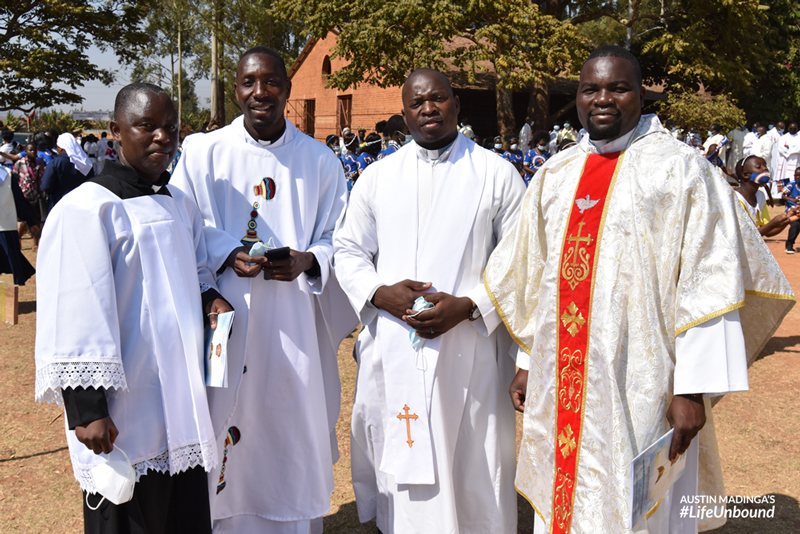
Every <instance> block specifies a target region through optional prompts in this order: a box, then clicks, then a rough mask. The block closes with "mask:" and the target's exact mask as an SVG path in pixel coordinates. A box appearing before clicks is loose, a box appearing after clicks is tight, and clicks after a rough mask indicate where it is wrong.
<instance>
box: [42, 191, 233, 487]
mask: <svg viewBox="0 0 800 534" xmlns="http://www.w3.org/2000/svg"><path fill="white" fill-rule="evenodd" d="M166 187H169V188H170V192H171V193H172V196H168V195H148V196H141V197H136V198H128V199H125V200H122V199H120V198H119V197H118V196H117V195H115V194H114V193H112V192H110V191H109V190H108V189H106V188H105V187H103V186H101V185H98V184H95V183H91V182H89V183H86V184H83V185H82V186H80V187H79V188H77V189H76V190H75V191H73V192H72V193H70V194H69V195H67V196H65V197H64V199H63V200H61V201H60V202H59V203H58V204H57V205H56V207H55V208H54V209H53V211H52V212H50V215H49V216H48V218H47V225H46V226H45V229H44V232H43V233H42V239H41V244H40V248H39V256H38V261H37V264H36V270H37V284H36V286H37V287H36V300H37V302H38V313H37V318H36V369H37V370H36V399H37V400H39V401H44V402H54V403H57V404H61V403H62V401H63V399H62V397H61V390H62V389H64V388H75V387H78V386H82V387H89V386H91V387H95V388H101V387H102V388H105V389H106V396H107V398H108V411H109V415H110V416H111V419H112V420H113V421H114V423H115V425H116V426H117V428H118V429H119V431H120V434H119V437H118V438H117V440H116V442H115V445H117V446H119V447H120V448H121V449H122V450H124V451H125V452H126V453H127V455H128V457H129V458H130V461H131V463H132V464H133V466H134V469H135V470H136V476H137V480H138V478H139V477H140V476H141V475H143V474H145V472H146V471H147V470H148V469H153V470H156V471H160V472H169V473H171V474H176V473H179V472H181V471H185V470H186V469H190V468H192V467H196V466H203V467H204V468H205V469H206V470H207V471H208V470H210V469H211V468H213V467H214V466H215V465H216V464H217V451H216V447H215V439H214V433H213V429H212V426H211V419H210V417H209V412H208V405H207V402H206V394H205V386H204V382H203V347H202V345H203V320H202V317H203V316H202V313H203V310H202V305H201V300H200V291H201V284H203V286H204V287H216V286H215V284H214V279H213V276H212V274H211V272H210V271H209V270H208V268H207V266H206V260H207V257H206V249H205V241H204V239H203V230H202V226H203V223H202V220H201V219H200V215H199V213H198V211H197V208H196V207H195V206H194V205H193V203H192V202H191V201H189V200H188V199H187V198H186V195H184V194H183V193H182V192H181V191H179V190H177V189H175V188H172V187H171V186H166ZM65 419H66V418H65ZM67 442H68V444H69V452H70V458H71V459H72V466H73V470H74V472H75V478H76V479H78V481H79V482H80V484H81V488H82V489H84V490H86V491H87V492H89V493H94V491H95V484H94V479H93V478H92V474H91V469H92V467H94V466H96V465H98V464H100V463H103V462H105V460H104V458H103V457H102V456H99V455H96V454H94V453H93V452H92V451H91V450H90V449H88V448H86V446H85V445H83V444H82V443H80V442H79V441H78V440H77V438H76V437H75V431H74V430H69V429H67Z"/></svg>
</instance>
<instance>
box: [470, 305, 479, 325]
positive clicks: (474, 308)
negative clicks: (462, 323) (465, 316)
mask: <svg viewBox="0 0 800 534" xmlns="http://www.w3.org/2000/svg"><path fill="white" fill-rule="evenodd" d="M480 316H481V310H479V309H478V305H477V304H473V305H472V309H470V310H469V320H470V321H475V320H477V319H478V317H480Z"/></svg>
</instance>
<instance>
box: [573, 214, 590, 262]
mask: <svg viewBox="0 0 800 534" xmlns="http://www.w3.org/2000/svg"><path fill="white" fill-rule="evenodd" d="M584 224H586V223H585V222H583V221H581V222H579V223H578V235H576V236H573V237H570V238H568V239H567V241H570V242H572V243H575V253H574V254H573V255H572V265H578V248H580V243H586V244H587V245H588V244H589V243H591V242H592V234H589V235H588V236H581V231H582V230H583V225H584Z"/></svg>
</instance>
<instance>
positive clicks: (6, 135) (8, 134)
mask: <svg viewBox="0 0 800 534" xmlns="http://www.w3.org/2000/svg"><path fill="white" fill-rule="evenodd" d="M13 139H14V132H12V131H11V130H3V141H6V142H9V141H12V140H13Z"/></svg>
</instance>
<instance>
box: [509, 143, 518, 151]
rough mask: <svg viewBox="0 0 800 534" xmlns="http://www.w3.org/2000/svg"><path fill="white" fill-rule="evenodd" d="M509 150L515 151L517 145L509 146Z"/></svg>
mask: <svg viewBox="0 0 800 534" xmlns="http://www.w3.org/2000/svg"><path fill="white" fill-rule="evenodd" d="M509 148H510V149H511V152H516V151H517V145H511V146H510V147H509Z"/></svg>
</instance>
